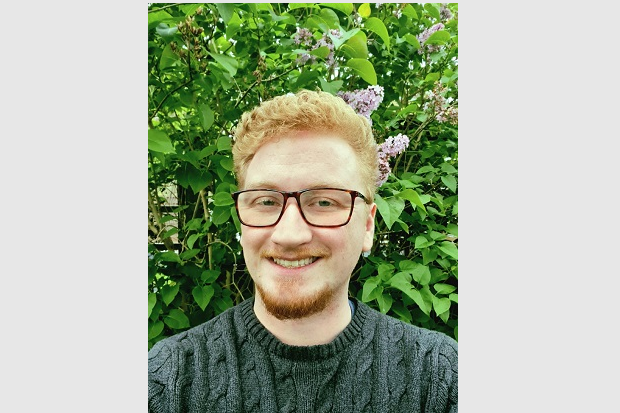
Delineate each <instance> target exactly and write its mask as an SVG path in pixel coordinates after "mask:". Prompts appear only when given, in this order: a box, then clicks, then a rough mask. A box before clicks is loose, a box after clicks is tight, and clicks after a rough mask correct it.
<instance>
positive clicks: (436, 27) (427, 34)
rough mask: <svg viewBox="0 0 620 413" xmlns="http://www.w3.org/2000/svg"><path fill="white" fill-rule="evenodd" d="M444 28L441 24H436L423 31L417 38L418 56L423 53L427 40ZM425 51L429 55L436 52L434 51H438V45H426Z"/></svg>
mask: <svg viewBox="0 0 620 413" xmlns="http://www.w3.org/2000/svg"><path fill="white" fill-rule="evenodd" d="M444 27H445V26H444V25H443V23H437V24H435V25H433V26H431V27H429V28H428V29H424V31H423V32H422V33H420V34H419V35H418V36H417V39H418V42H419V43H420V48H419V49H418V53H419V54H422V53H423V50H424V47H423V46H424V43H425V42H426V41H427V40H428V38H429V37H431V34H433V33H435V32H436V31H438V30H442V29H443V28H444ZM426 49H427V50H428V51H429V52H430V53H432V52H436V51H438V50H439V45H437V44H427V45H426Z"/></svg>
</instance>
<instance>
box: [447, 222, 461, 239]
mask: <svg viewBox="0 0 620 413" xmlns="http://www.w3.org/2000/svg"><path fill="white" fill-rule="evenodd" d="M446 230H447V231H448V233H449V234H452V235H454V236H455V237H458V236H459V227H458V226H457V225H456V224H448V225H446Z"/></svg>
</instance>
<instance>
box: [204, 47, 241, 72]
mask: <svg viewBox="0 0 620 413" xmlns="http://www.w3.org/2000/svg"><path fill="white" fill-rule="evenodd" d="M207 54H208V55H209V56H211V57H212V58H213V59H215V61H216V62H218V63H219V64H220V65H222V67H223V68H224V69H226V70H227V71H228V73H230V75H231V76H235V75H236V74H237V68H238V67H239V63H238V62H237V59H235V58H233V57H230V56H226V55H223V54H216V53H210V52H207Z"/></svg>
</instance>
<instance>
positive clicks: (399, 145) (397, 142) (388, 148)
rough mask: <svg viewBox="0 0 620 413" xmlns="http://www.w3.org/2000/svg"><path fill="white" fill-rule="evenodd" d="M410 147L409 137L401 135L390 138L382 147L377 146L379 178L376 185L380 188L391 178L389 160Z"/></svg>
mask: <svg viewBox="0 0 620 413" xmlns="http://www.w3.org/2000/svg"><path fill="white" fill-rule="evenodd" d="M408 146H409V137H408V136H407V135H403V134H402V133H399V134H398V135H396V136H390V137H389V138H387V139H386V140H385V142H383V143H382V144H380V145H377V159H378V161H379V176H378V178H377V182H376V185H377V187H380V186H381V185H383V184H384V183H385V182H386V181H387V180H388V177H389V176H390V173H391V172H392V168H390V163H389V160H390V158H394V157H396V156H398V155H400V154H401V153H403V152H405V150H406V149H407V147H408Z"/></svg>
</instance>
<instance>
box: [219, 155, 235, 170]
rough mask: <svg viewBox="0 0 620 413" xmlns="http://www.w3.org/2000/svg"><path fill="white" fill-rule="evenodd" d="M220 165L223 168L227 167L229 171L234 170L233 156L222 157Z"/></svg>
mask: <svg viewBox="0 0 620 413" xmlns="http://www.w3.org/2000/svg"><path fill="white" fill-rule="evenodd" d="M220 165H221V166H222V168H224V169H226V170H227V171H228V172H232V170H233V169H234V168H235V165H234V162H233V160H232V158H222V159H220Z"/></svg>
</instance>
